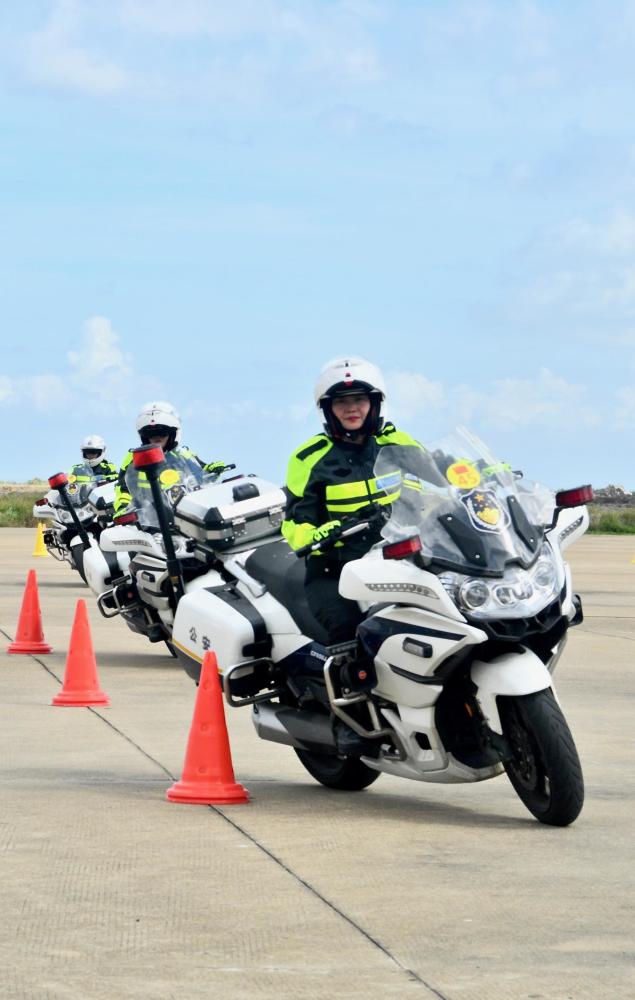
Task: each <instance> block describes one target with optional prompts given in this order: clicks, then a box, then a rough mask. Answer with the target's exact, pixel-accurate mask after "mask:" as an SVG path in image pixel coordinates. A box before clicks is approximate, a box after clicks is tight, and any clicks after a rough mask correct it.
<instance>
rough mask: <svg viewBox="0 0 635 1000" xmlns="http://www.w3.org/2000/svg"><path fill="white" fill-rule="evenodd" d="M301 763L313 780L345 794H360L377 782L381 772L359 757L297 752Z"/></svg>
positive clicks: (305, 751)
mask: <svg viewBox="0 0 635 1000" xmlns="http://www.w3.org/2000/svg"><path fill="white" fill-rule="evenodd" d="M295 752H296V754H297V756H298V759H299V761H300V763H301V764H302V766H303V767H305V768H306V769H307V771H308V772H309V774H310V775H311V777H312V778H315V779H316V781H319V782H320V784H321V785H325V786H326V788H337V789H339V790H340V791H343V792H360V791H361V790H362V789H363V788H368V786H369V785H372V783H373V781H377V778H378V777H379V775H380V772H379V771H374V770H373V769H372V768H371V767H368V766H367V765H366V764H364V763H362V761H361V760H359V758H358V757H335V756H333V755H329V754H321V753H311V752H310V751H308V750H296V751H295Z"/></svg>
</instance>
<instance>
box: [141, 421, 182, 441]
mask: <svg viewBox="0 0 635 1000" xmlns="http://www.w3.org/2000/svg"><path fill="white" fill-rule="evenodd" d="M173 433H174V427H168V426H167V425H166V424H148V426H147V427H142V428H141V430H140V431H139V434H140V435H141V437H148V438H151V437H169V436H170V434H173Z"/></svg>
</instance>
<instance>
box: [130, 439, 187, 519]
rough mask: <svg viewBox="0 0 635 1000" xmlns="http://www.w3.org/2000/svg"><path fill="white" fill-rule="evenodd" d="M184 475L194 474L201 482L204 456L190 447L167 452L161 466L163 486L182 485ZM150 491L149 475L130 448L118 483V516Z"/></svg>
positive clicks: (160, 476) (160, 479) (160, 474)
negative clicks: (135, 460)
mask: <svg viewBox="0 0 635 1000" xmlns="http://www.w3.org/2000/svg"><path fill="white" fill-rule="evenodd" d="M166 474H167V475H166ZM184 475H192V476H194V477H195V478H197V479H198V481H199V482H200V481H201V479H202V477H203V464H202V462H201V460H200V458H198V457H197V456H196V455H195V454H194V452H193V451H190V449H189V448H172V449H171V451H166V452H165V458H164V461H163V463H162V464H161V465H160V466H159V482H160V483H161V486H162V488H163V489H166V488H168V487H170V486H175V485H178V483H179V480H180V479H181V477H182V476H184ZM162 477H163V478H162ZM149 490H150V481H149V480H148V477H147V476H146V474H145V472H144V471H143V470H142V469H141V470H137V469H136V468H135V466H134V463H133V456H132V451H129V452H128V453H127V454H126V456H125V457H124V460H123V462H122V463H121V468H120V469H119V477H118V479H117V485H116V486H115V515H118V514H121V513H123V511H124V510H125V509H126V508H127V507H129V506H131V505H132V506H136V505H137V504H138V503H139V493H140V492H146V491H149Z"/></svg>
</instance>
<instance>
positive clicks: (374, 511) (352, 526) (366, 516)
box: [295, 503, 384, 559]
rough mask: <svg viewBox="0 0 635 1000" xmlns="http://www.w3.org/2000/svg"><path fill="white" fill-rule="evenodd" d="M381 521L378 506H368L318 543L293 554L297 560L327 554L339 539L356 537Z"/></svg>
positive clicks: (313, 543)
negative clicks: (318, 553) (317, 554)
mask: <svg viewBox="0 0 635 1000" xmlns="http://www.w3.org/2000/svg"><path fill="white" fill-rule="evenodd" d="M369 508H370V510H369ZM383 519H384V510H383V508H382V507H381V506H380V504H374V503H371V504H368V505H367V506H366V507H363V508H362V510H360V511H359V512H358V513H357V514H353V515H351V517H347V518H346V520H345V521H344V522H343V524H342V525H341V526H340V527H339V528H334V529H333V531H331V532H330V533H329V534H328V535H327V536H326V538H322V539H320V541H318V542H310V543H309V544H308V545H303V546H302V547H301V548H299V549H296V550H295V554H296V556H297V557H298V559H301V558H302V557H303V556H308V555H310V554H311V553H312V552H327V551H328V550H329V549H332V548H334V547H335V544H336V542H338V541H340V539H342V538H348V537H349V536H350V535H357V534H359V533H360V532H361V531H366V529H367V528H370V527H371V526H372V525H373V524H376V523H377V521H380V520H381V521H383Z"/></svg>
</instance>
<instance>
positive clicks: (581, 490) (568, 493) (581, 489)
mask: <svg viewBox="0 0 635 1000" xmlns="http://www.w3.org/2000/svg"><path fill="white" fill-rule="evenodd" d="M592 500H593V487H592V486H591V485H587V486H576V487H575V489H573V490H560V491H559V492H558V493H556V507H580V506H581V504H585V503H591V501H592Z"/></svg>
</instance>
